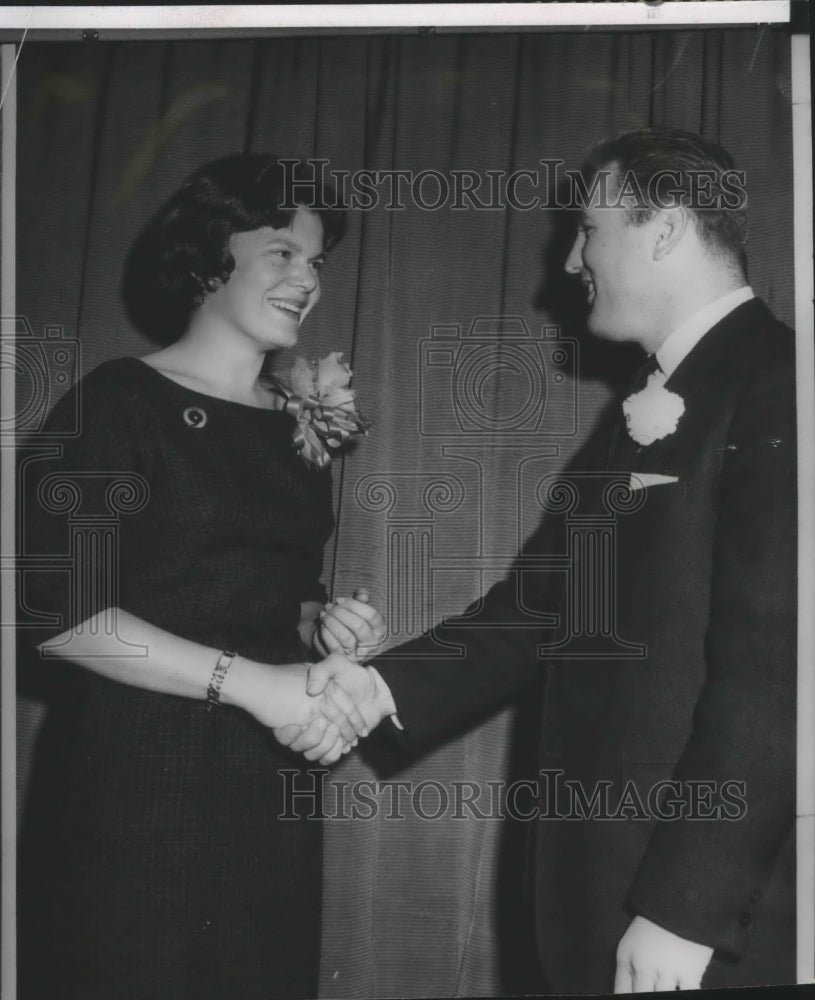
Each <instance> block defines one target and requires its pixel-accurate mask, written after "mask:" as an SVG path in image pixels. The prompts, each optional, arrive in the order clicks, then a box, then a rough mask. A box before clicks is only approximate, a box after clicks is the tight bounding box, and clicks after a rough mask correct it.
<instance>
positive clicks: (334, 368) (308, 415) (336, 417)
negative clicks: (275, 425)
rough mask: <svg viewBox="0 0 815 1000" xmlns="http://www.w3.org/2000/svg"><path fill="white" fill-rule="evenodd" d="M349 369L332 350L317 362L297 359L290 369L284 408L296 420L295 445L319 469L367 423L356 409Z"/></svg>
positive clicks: (363, 429) (338, 354)
mask: <svg viewBox="0 0 815 1000" xmlns="http://www.w3.org/2000/svg"><path fill="white" fill-rule="evenodd" d="M351 375H352V372H351V369H350V368H349V367H348V365H347V364H345V363H344V362H343V361H342V353H341V352H339V351H332V352H331V354H328V355H326V357H324V358H322V359H321V360H320V361H307V360H306V359H305V358H297V360H296V361H295V363H294V367H293V368H292V370H291V391H292V395H290V396H289V398H288V400H287V402H286V409H287V411H288V412H289V413H291V414H292V415H293V416H294V417H295V418H296V420H297V428H296V429H295V432H294V445H295V447H296V448H297V450H298V451H299V452H300V454H301V455H302V456H303V458H304V459H305V461H306V462H308V463H309V464H310V465H314V466H316V467H317V468H319V469H323V468H325V467H326V466H327V465H329V464H330V462H331V453H330V452H329V451H328V449H329V448H339V447H340V445H342V444H344V443H345V442H346V441H348V440H350V439H351V438H352V437H354V436H355V435H357V434H367V433H368V429H369V427H370V424H369V423H368V421H367V420H365V418H364V417H363V416H362V414H361V413H360V412H359V410H358V408H357V401H356V399H357V397H356V393H355V392H354V390H353V389H352V388H351Z"/></svg>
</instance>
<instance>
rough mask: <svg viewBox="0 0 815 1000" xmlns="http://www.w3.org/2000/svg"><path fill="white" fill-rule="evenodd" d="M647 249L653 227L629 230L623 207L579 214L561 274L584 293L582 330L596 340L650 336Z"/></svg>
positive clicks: (648, 248) (631, 338) (650, 244)
mask: <svg viewBox="0 0 815 1000" xmlns="http://www.w3.org/2000/svg"><path fill="white" fill-rule="evenodd" d="M652 246H653V243H652V227H651V226H650V225H649V223H648V222H646V223H644V224H643V225H641V226H635V225H632V224H630V223H629V222H628V221H627V220H626V210H625V208H623V207H610V206H609V207H597V208H594V207H592V208H586V209H584V210H583V211H581V213H580V227H579V230H578V233H577V237H576V239H575V241H574V245H573V246H572V249H571V251H570V253H569V256H568V257H567V259H566V270H567V271H568V273H569V274H575V275H579V276H580V278H581V280H582V282H583V285H584V286H585V288H586V293H587V295H588V302H589V306H590V307H591V308H590V312H589V316H588V320H587V325H588V328H589V330H590V331H591V332H592V333H594V334H596V335H597V336H598V337H603V338H604V339H606V340H619V341H625V340H634V341H638V342H643V340H644V339H645V340H647V339H648V338H649V337H650V336H651V335H652V333H653V331H652V330H651V329H649V328H650V326H651V325H652V324H651V323H650V322H649V317H650V316H651V315H652V313H653V308H654V306H653V289H652V288H651V287H650V284H649V275H650V273H651V265H652V263H653V257H652V253H651V250H652Z"/></svg>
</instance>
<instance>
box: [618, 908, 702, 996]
mask: <svg viewBox="0 0 815 1000" xmlns="http://www.w3.org/2000/svg"><path fill="white" fill-rule="evenodd" d="M712 955H713V949H712V948H708V947H707V946H706V945H703V944H696V942H695V941H687V940H686V939H685V938H681V937H678V936H677V935H676V934H672V933H671V932H670V931H666V930H664V929H663V928H662V927H659V926H658V925H657V924H654V923H652V922H651V921H650V920H646V919H645V917H634V919H633V920H632V921H631V923H630V924H629V926H628V930H627V931H626V932H625V934H623V936H622V938H621V939H620V943H619V944H618V945H617V974H616V975H615V977H614V992H615V993H653V992H654V991H656V990H698V989H699V988H700V986H701V984H702V976H703V975H704V974H705V970H706V969H707V967H708V964H709V962H710V959H711V956H712Z"/></svg>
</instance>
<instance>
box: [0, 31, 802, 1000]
mask: <svg viewBox="0 0 815 1000" xmlns="http://www.w3.org/2000/svg"><path fill="white" fill-rule="evenodd" d="M19 73H20V80H19V122H20V124H19V170H18V192H19V196H18V276H19V289H18V304H19V309H20V312H21V313H22V314H23V315H24V316H25V317H27V319H28V320H29V322H30V324H31V327H32V329H33V331H34V333H35V335H36V336H41V335H42V332H43V330H44V329H45V328H46V327H48V326H55V325H57V326H61V327H63V328H64V336H65V337H68V338H77V339H78V341H79V344H80V348H81V351H80V354H79V355H78V357H79V360H78V362H77V364H76V366H75V371H74V372H73V373H72V375H73V377H78V376H79V375H80V374H82V373H84V372H85V371H87V370H89V369H90V368H92V367H94V366H96V365H97V364H99V363H100V362H101V361H103V360H106V359H107V358H111V357H116V356H120V355H127V354H140V353H145V352H146V351H147V350H148V348H149V343H148V341H147V340H146V339H145V338H144V337H143V335H142V334H141V333H139V332H137V331H136V330H134V329H133V328H132V327H131V326H130V324H129V322H128V320H127V318H126V316H125V313H124V310H123V307H122V304H121V299H120V289H119V283H120V276H121V272H122V265H123V262H124V259H125V255H126V253H127V251H128V249H129V248H130V246H131V245H132V243H133V241H134V239H135V237H136V234H137V233H138V231H139V229H140V228H141V227H142V226H143V225H144V223H145V221H146V219H147V217H148V215H149V214H150V213H151V212H152V211H153V209H154V208H155V207H156V205H157V204H158V202H159V201H160V200H161V199H163V198H164V197H165V196H167V195H168V194H169V193H170V192H171V190H173V189H174V188H175V187H176V186H177V184H178V183H179V182H180V181H181V180H182V178H183V177H184V176H185V175H186V174H187V173H189V172H190V171H191V170H192V169H193V168H195V167H197V166H199V165H200V164H201V163H203V162H204V161H207V160H209V159H212V158H215V157H216V156H220V155H223V154H225V153H227V152H231V151H234V150H238V149H243V148H249V149H255V150H268V151H274V152H278V153H280V154H286V155H292V156H306V157H308V156H318V157H323V158H327V159H329V160H330V167H331V168H332V169H337V170H348V171H356V170H360V169H362V168H367V169H380V170H393V169H401V170H412V171H420V170H426V169H432V170H436V171H440V172H442V173H443V174H448V173H449V172H450V171H451V170H473V171H478V172H479V173H480V174H482V175H484V174H485V172H486V171H504V172H511V171H517V170H536V169H537V170H539V169H540V167H539V160H540V159H541V158H560V159H561V160H563V161H564V164H565V166H566V167H577V166H578V165H579V163H580V160H581V158H582V155H583V153H584V151H585V150H586V147H587V146H588V145H589V144H590V143H592V142H593V141H595V140H597V139H600V138H603V137H605V136H606V135H608V134H610V133H614V132H617V131H622V130H626V129H629V128H633V127H638V126H643V125H647V124H659V125H668V126H673V127H682V128H688V129H692V130H697V131H701V132H703V133H704V134H705V135H707V136H708V137H710V138H712V139H715V140H718V141H720V142H721V143H722V144H723V145H725V146H726V147H727V148H728V149H729V150H730V151H731V152H732V153H733V154H734V156H735V157H736V158H737V160H739V161H740V163H741V164H742V165H743V166H744V167H745V168H746V170H747V176H748V189H749V199H750V201H749V207H750V224H751V237H750V245H751V248H752V252H751V280H752V283H753V286H754V288H755V289H756V291H757V292H758V294H760V295H762V296H763V297H764V298H765V299H766V300H767V302H768V303H769V305H770V306H771V307H772V308H773V309H774V310H775V311H776V313H777V314H778V315H779V316H780V318H781V319H783V320H785V321H786V322H789V323H791V322H792V314H793V289H792V273H793V267H792V263H793V261H792V248H791V238H790V234H791V226H792V167H791V123H790V87H789V41H788V38H787V37H786V36H785V34H784V33H783V32H779V31H773V30H767V29H760V30H759V29H757V30H753V29H738V30H727V31H719V30H715V31H714V30H706V31H685V32H659V33H658V32H653V33H646V32H640V33H610V32H609V33H597V34H587V33H562V34H500V35H462V36H454V35H451V36H427V37H412V36H400V37H345V38H296V39H277V40H268V39H264V40H251V39H250V40H235V41H222V40H221V41H212V42H209V41H185V42H153V41H142V42H138V41H134V42H127V43H97V44H93V43H76V44H74V43H70V44H68V43H60V44H44V43H40V44H29V45H26V46H25V47H24V49H23V52H22V56H21V59H20V63H19ZM434 191H435V188H434V187H433V184H432V182H428V184H427V186H426V187H425V188H424V189H423V195H424V197H425V200H426V201H428V200H432V199H433V197H434ZM519 191H520V192H521V195H522V197H526V196H527V193H528V192H529V191H530V188H529V187H528V186H527V187H523V186H522V187H521V188H519ZM538 193H539V194H540V193H541V192H540V191H539V192H538ZM482 200H483V196H482ZM563 223H564V220H563V213H562V212H559V211H557V210H554V209H553V210H542V209H540V208H535V209H529V210H520V209H511V208H509V209H504V210H502V209H498V210H485V211H474V210H472V209H469V210H464V211H457V210H455V209H453V208H452V207H451V206H450V204H449V202H448V203H447V204H445V205H442V206H441V207H439V208H438V209H436V210H433V211H431V210H424V209H423V208H421V207H420V206H418V205H416V204H414V203H412V202H411V200H410V199H409V198H408V199H407V201H406V208H405V210H402V211H389V210H387V209H386V207H385V206H384V204H383V203H380V204H379V206H378V207H376V208H375V209H373V210H371V211H366V212H363V211H358V212H356V213H354V217H353V218H352V219H351V226H350V231H349V234H348V236H347V238H346V240H345V241H344V243H343V244H341V246H340V247H339V248H338V249H337V251H336V252H335V253H334V254H332V257H331V260H330V264H329V267H328V269H327V271H326V275H325V281H324V293H323V295H324V300H323V304H322V305H321V306H320V307H319V308H318V309H317V310H316V311H315V312H314V313H313V314H312V317H310V319H309V322H308V326H307V328H306V329H305V330H304V334H303V338H302V340H301V345H300V351H301V352H302V353H306V354H308V355H310V356H314V357H316V356H321V355H322V354H324V353H326V352H327V351H328V350H342V351H344V352H345V353H346V355H347V356H348V357H350V358H351V360H352V363H353V367H354V371H355V385H356V387H357V388H358V390H359V393H360V396H361V399H362V402H363V407H364V409H365V412H366V414H367V415H368V416H370V417H371V418H372V419H373V421H374V423H375V428H374V430H373V432H372V434H371V436H370V437H369V438H368V439H367V440H366V441H364V442H363V443H362V444H361V446H360V447H358V448H357V449H356V450H355V451H354V452H353V453H352V454H351V455H350V456H349V457H347V458H346V459H345V460H343V461H342V462H341V463H338V464H337V465H336V466H335V486H336V501H337V509H338V528H337V533H336V538H335V542H334V543H332V546H331V549H330V551H329V552H327V557H326V570H325V578H326V582H327V583H328V584H329V587H330V588H332V589H333V590H334V591H335V592H336V593H338V594H341V593H345V592H348V591H350V590H351V589H352V588H354V587H356V586H359V585H362V584H364V585H366V586H367V587H368V588H369V589H370V590H371V593H372V595H373V598H374V600H375V601H377V602H378V604H379V605H380V606H381V607H382V608H383V609H385V610H386V611H387V612H388V615H389V618H390V621H391V626H392V636H393V641H394V642H396V641H399V640H401V639H403V638H406V637H408V636H410V635H414V634H416V633H417V631H421V630H422V629H423V628H424V627H426V626H427V625H429V624H431V623H432V621H433V620H436V619H438V618H439V617H440V616H441V615H444V614H450V613H453V612H456V611H458V610H460V609H462V608H463V607H464V606H465V605H466V604H467V603H469V601H470V600H471V599H472V598H473V597H475V596H476V595H477V594H478V593H480V592H481V591H482V590H483V589H484V588H485V587H487V586H488V585H489V584H490V583H491V582H492V581H493V580H494V579H495V578H497V577H499V576H501V575H502V573H503V570H504V569H505V568H506V567H507V566H509V565H510V563H511V562H512V559H513V557H514V555H515V554H516V553H517V551H518V547H519V544H520V542H521V541H522V540H523V539H524V538H525V537H526V536H527V535H528V534H529V532H530V531H531V529H532V527H533V526H534V525H535V523H536V522H537V519H538V518H539V516H540V514H541V511H540V508H539V506H538V504H537V500H536V493H535V485H536V483H537V481H538V480H539V478H540V476H541V475H544V474H546V473H548V472H551V471H554V470H556V469H557V468H558V467H559V466H560V465H561V464H562V463H563V462H565V461H566V460H567V459H568V458H569V457H570V456H571V455H572V454H573V452H574V451H575V449H576V448H577V446H578V445H579V443H580V442H581V441H582V439H583V438H584V437H585V435H586V433H587V432H588V431H589V430H590V428H591V424H592V421H593V420H594V418H595V416H596V414H597V412H598V411H599V409H600V407H601V406H602V404H603V403H604V402H605V400H606V399H607V395H608V391H609V386H608V377H609V375H611V376H612V377H613V369H611V368H608V364H609V363H610V362H611V361H612V360H613V358H623V359H625V358H626V352H625V351H620V352H617V353H615V352H610V351H608V350H607V349H604V348H603V347H602V346H598V345H593V344H591V343H590V342H588V341H587V340H585V338H583V336H582V334H581V331H580V327H579V322H578V321H577V316H578V313H577V312H576V311H575V310H574V308H573V305H572V299H571V296H570V293H569V291H568V288H567V285H566V283H565V282H564V280H563V278H562V270H561V269H562V263H563V252H564V249H565V243H566V240H567V238H568V236H567V233H566V232H565V230H564V228H563ZM497 316H503V317H514V318H513V319H510V320H505V322H504V324H503V334H502V335H501V336H499V337H496V336H495V333H496V330H497V329H498V325H497V324H496V323H495V321H494V320H491V319H490V317H493V318H494V317H497ZM478 317H481V318H482V323H481V324H480V325H479V326H478V327H477V328H476V330H475V331H473V330H471V327H472V324H473V322H474V321H475V320H476V319H477V318H478ZM544 325H548V326H550V327H554V326H555V325H557V326H558V327H559V331H557V330H553V331H552V334H553V336H554V337H558V336H559V337H560V341H561V343H560V344H558V343H557V342H556V341H554V340H549V341H546V342H545V343H546V345H547V346H546V347H545V349H543V350H542V353H541V352H540V351H538V348H537V347H535V346H534V344H535V343H536V341H535V338H536V337H537V336H538V335H539V333H540V331H541V330H542V327H543V326H544ZM439 327H444V328H446V333H447V335H448V338H449V337H452V338H453V346H452V347H451V346H450V345H448V346H447V348H445V350H443V351H441V352H439V351H438V350H435V349H434V348H433V347H432V345H428V344H427V343H425V342H426V341H428V339H433V337H434V328H436V329H435V335H436V338H435V339H438V337H439V336H440V335H441V334H443V333H445V330H441V331H440V330H439V329H438V328H439ZM479 331H480V332H481V333H483V334H484V338H483V340H481V341H475V342H476V343H478V344H480V345H481V347H482V348H483V350H482V353H481V355H479V356H478V357H476V355H475V354H473V353H472V352H471V353H469V354H468V353H467V352H466V350H465V348H464V347H463V346H462V347H461V348H458V347H456V338H458V341H461V342H462V344H465V345H466V343H467V339H466V338H467V335H468V333H472V332H476V333H477V332H479ZM499 342H500V343H499ZM437 346H438V345H437ZM558 347H560V348H562V351H563V355H562V358H561V362H562V363H561V364H560V367H559V370H558V372H556V369H558V365H556V364H554V363H553V362H554V361H556V360H557V359H555V358H553V353H552V352H553V351H556V350H557V349H558ZM530 359H531V360H530ZM291 360H292V358H291V357H289V358H285V357H284V358H280V359H279V364H278V368H279V369H280V370H284V369H285V368H286V367H287V365H289V364H290V363H291ZM465 368H466V371H465V370H464V369H465ZM556 374H558V375H563V376H564V377H563V378H561V379H560V380H559V381H558V380H557V378H556ZM536 379H537V381H536ZM51 388H52V390H53V392H54V393H57V392H59V391H61V387H60V386H59V385H57V384H56V382H54V383H53V384H52V387H51ZM533 390H534V391H533ZM536 393H537V394H536ZM542 399H545V404H546V405H545V407H543V408H542V407H540V406H538V408H536V406H535V400H537V401H538V402H540V401H541V400H542ZM496 669H500V664H496ZM529 705H530V707H529V708H526V709H524V708H522V709H521V710H520V716H519V717H518V718H516V717H515V715H514V713H513V711H512V710H510V709H507V710H504V711H503V712H500V713H498V714H496V715H495V716H494V717H493V718H492V719H490V720H487V721H486V722H485V723H484V724H483V725H481V726H480V727H479V728H477V729H476V730H474V731H473V732H472V733H470V734H468V735H466V736H462V737H460V738H458V739H456V740H453V741H451V742H450V743H449V744H447V745H446V746H445V747H443V748H441V749H439V750H438V751H437V752H436V753H434V754H432V755H431V756H430V757H428V758H426V759H425V760H424V761H422V762H421V764H419V765H416V766H414V767H412V768H411V769H410V770H409V771H408V772H406V773H405V774H402V775H400V776H399V777H400V778H403V779H405V780H412V781H413V782H414V793H415V788H417V787H419V786H420V785H421V798H420V799H419V800H416V799H414V800H413V801H411V797H410V795H409V794H408V797H407V798H406V799H403V800H401V806H400V803H399V802H397V801H396V799H395V791H394V788H393V787H391V788H389V789H382V790H380V792H379V794H378V796H377V797H375V802H376V808H375V810H373V809H371V808H370V807H369V808H366V809H362V810H358V812H361V813H362V814H363V815H365V814H367V813H369V812H375V815H373V816H371V817H370V818H367V819H366V818H357V819H355V820H351V821H349V820H348V819H346V818H343V817H345V816H348V815H350V812H351V805H350V800H349V799H348V793H347V792H346V793H345V796H346V797H345V800H343V794H342V790H341V788H340V785H339V784H337V783H338V782H340V781H342V782H349V783H352V782H355V781H361V780H367V779H372V778H374V777H375V772H374V771H373V770H372V769H371V767H370V766H369V765H368V764H367V763H366V762H365V761H364V760H363V759H361V758H359V757H353V758H352V759H348V760H346V761H344V762H343V763H342V764H341V765H340V766H339V767H338V768H337V769H335V770H334V771H333V772H332V779H333V782H334V784H332V785H329V786H328V787H327V800H328V807H329V809H331V808H332V807H333V809H334V812H335V813H336V815H337V819H336V820H335V821H332V822H329V823H328V824H327V827H328V828H327V840H326V902H325V917H324V948H323V955H324V957H323V970H322V971H323V993H324V995H327V996H337V997H339V996H344V997H351V996H355V997H358V996H382V997H384V996H422V995H427V996H430V995H436V996H445V995H447V996H452V995H479V994H480V995H488V994H491V993H497V992H500V991H508V990H512V989H519V990H520V989H523V988H524V987H526V988H529V989H534V988H535V984H534V982H533V981H531V980H528V979H526V978H525V971H526V968H527V963H528V958H529V933H528V930H527V929H526V928H527V921H526V917H527V909H526V901H525V898H524V896H523V893H522V890H521V880H520V870H521V867H522V865H521V861H522V857H523V841H524V837H523V834H524V832H525V831H524V829H523V824H518V825H517V826H513V825H512V824H510V823H500V822H496V821H494V820H485V819H479V818H478V817H477V815H475V814H474V813H475V811H474V810H471V809H466V808H465V809H461V808H459V809H458V813H457V814H456V808H455V807H456V802H455V795H456V787H459V788H460V787H461V786H460V783H461V782H466V781H469V782H480V783H481V786H480V787H481V789H482V791H485V789H486V786H485V784H484V783H485V782H488V781H500V780H502V779H504V778H506V776H507V775H523V774H527V775H528V774H529V772H530V769H531V772H532V776H534V755H533V754H532V753H531V752H530V748H531V746H532V739H531V737H529V738H527V736H526V735H525V734H526V730H527V726H528V724H529V723H530V721H533V720H530V719H526V718H525V717H524V716H525V715H532V716H534V708H535V705H534V699H530V700H529ZM36 718H37V707H36V705H33V704H32V703H30V702H24V703H23V706H22V708H21V713H20V723H21V724H20V734H21V741H22V746H21V760H22V763H23V777H24V772H25V764H26V761H27V746H28V744H29V743H30V740H31V736H32V734H33V730H34V728H35V723H36ZM431 782H436V783H438V785H433V784H430V783H431ZM456 782H458V783H459V786H456ZM422 783H423V784H422ZM485 794H486V792H485ZM445 799H446V802H445ZM332 804H333V806H332ZM445 804H446V805H447V808H446V809H445V808H444V806H445ZM486 809H487V804H486V799H485V798H483V797H482V799H481V800H480V811H481V812H484V811H485V810H486ZM437 812H440V813H441V814H442V815H440V816H439V818H436V819H433V818H431V817H432V816H433V815H434V814H436V813H437ZM395 814H396V815H398V814H404V815H405V817H406V818H405V819H401V820H400V819H397V818H394V815H395ZM423 817H424V818H423ZM537 988H540V987H539V986H538V987H537Z"/></svg>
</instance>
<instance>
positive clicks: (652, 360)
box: [624, 354, 661, 398]
mask: <svg viewBox="0 0 815 1000" xmlns="http://www.w3.org/2000/svg"><path fill="white" fill-rule="evenodd" d="M658 371H661V369H660V367H659V362H658V361H657V356H656V354H649V355H648V357H647V358H646V359H645V361H643V363H642V364H641V365H640V366H639V368H638V369H637V370H636V371H635V372H634V377H633V378H632V379H631V385H630V386H629V387H628V392H627V393H626V394H625V397H624V398H627V397H628V396H633V395H634V393H635V392H640V391H641V390H643V389H644V388H645V386H646V385H647V384H648V379H649V377H650V376H651V375H653V374H655V372H658Z"/></svg>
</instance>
